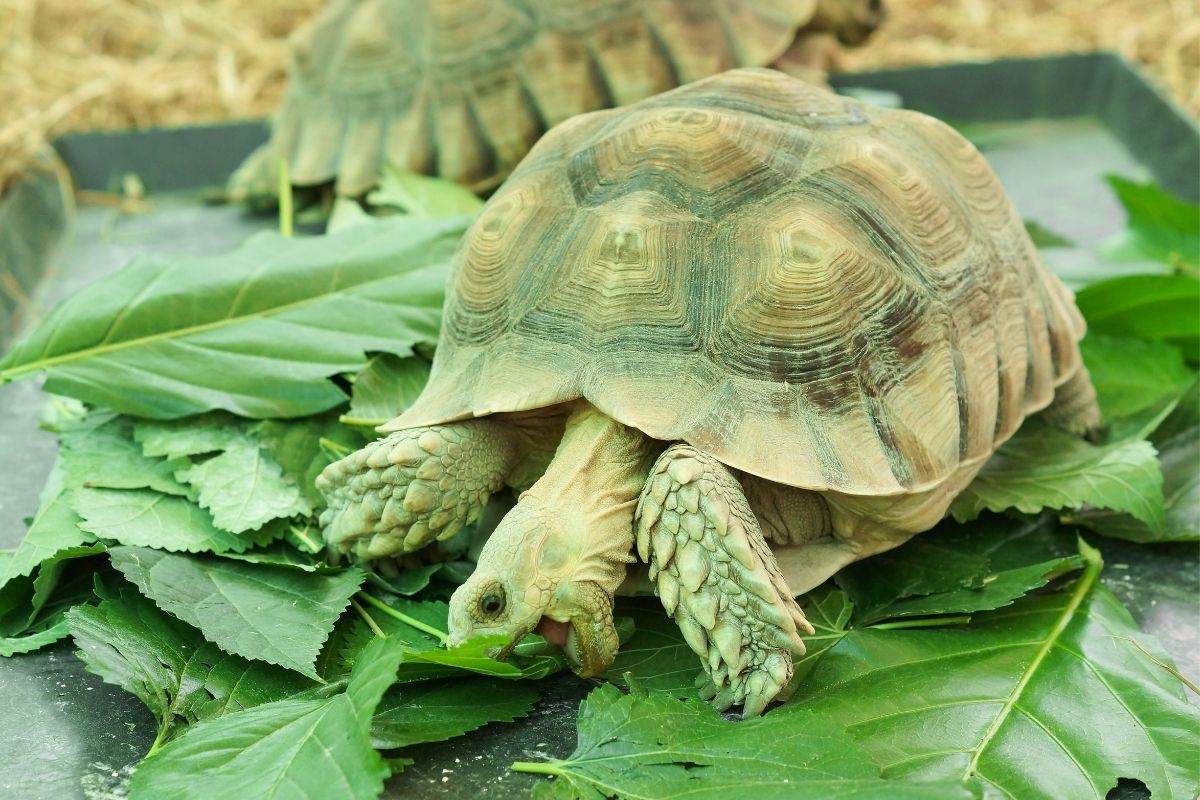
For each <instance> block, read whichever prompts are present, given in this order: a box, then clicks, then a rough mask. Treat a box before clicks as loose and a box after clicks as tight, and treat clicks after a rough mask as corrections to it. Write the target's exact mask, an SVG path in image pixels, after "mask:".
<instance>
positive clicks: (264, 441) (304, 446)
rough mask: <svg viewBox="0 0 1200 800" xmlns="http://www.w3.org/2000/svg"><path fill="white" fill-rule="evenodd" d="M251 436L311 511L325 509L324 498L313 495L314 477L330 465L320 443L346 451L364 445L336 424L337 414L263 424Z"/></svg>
mask: <svg viewBox="0 0 1200 800" xmlns="http://www.w3.org/2000/svg"><path fill="white" fill-rule="evenodd" d="M254 435H255V436H256V437H257V438H258V443H259V444H260V445H261V446H262V447H264V448H266V450H267V452H268V453H270V454H271V458H272V460H274V461H275V463H276V464H278V465H279V467H280V468H281V469H282V470H283V474H284V475H285V476H286V477H287V478H288V480H290V481H292V482H293V483H295V484H296V485H297V486H299V487H300V490H301V491H302V492H303V493H304V497H305V498H306V499H307V500H308V503H309V506H310V507H311V508H312V509H314V510H317V509H321V508H324V507H325V498H324V497H322V496H321V493H320V492H318V491H317V485H316V481H317V476H318V475H320V474H321V470H323V469H325V467H326V466H328V465H329V464H332V463H333V461H334V458H333V457H332V456H331V455H330V454H329V452H328V451H327V450H326V449H325V448H324V447H322V446H321V443H322V441H332V442H336V443H337V444H339V445H342V446H344V447H346V448H347V449H348V450H357V449H358V448H359V447H361V446H362V445H363V443H364V442H363V440H362V437H361V436H360V435H359V434H358V433H357V432H356V431H354V430H353V429H351V428H347V427H346V426H345V425H342V424H341V423H340V422H338V418H337V414H321V415H318V416H313V417H302V418H300V419H294V420H281V419H268V420H264V421H263V422H261V423H259V424H258V425H256V426H255V428H254Z"/></svg>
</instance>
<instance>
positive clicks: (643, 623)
mask: <svg viewBox="0 0 1200 800" xmlns="http://www.w3.org/2000/svg"><path fill="white" fill-rule="evenodd" d="M617 613H618V614H623V615H624V614H628V615H630V616H631V617H632V618H633V623H634V631H633V636H632V637H631V638H630V639H629V641H627V642H625V643H623V644H622V645H621V649H620V651H619V652H618V653H617V658H616V660H615V661H613V664H612V666H611V667H609V669H608V671H607V672H606V673H604V679H605V680H608V681H612V682H613V683H617V684H620V685H622V686H628V685H629V680H633V681H635V682H636V684H637V685H638V686H641V687H642V688H644V689H645V690H646V691H650V692H662V693H665V694H671V695H674V696H677V697H695V696H696V677H697V676H698V675H699V674H700V660H699V659H698V658H697V657H696V654H695V653H693V652H692V648H691V647H689V646H688V643H687V642H686V641H684V638H683V634H682V633H681V632H680V630H679V626H678V625H677V624H676V623H675V620H673V619H671V618H670V617H668V616H667V615H666V612H665V611H663V607H662V604H661V603H660V602H659V601H658V600H657V599H656V598H637V599H631V600H627V599H625V598H620V599H619V600H618V606H617ZM627 676H628V678H627Z"/></svg>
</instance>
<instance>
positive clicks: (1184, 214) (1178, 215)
mask: <svg viewBox="0 0 1200 800" xmlns="http://www.w3.org/2000/svg"><path fill="white" fill-rule="evenodd" d="M1106 180H1107V181H1108V184H1109V185H1110V186H1112V188H1113V190H1114V191H1115V192H1116V193H1117V199H1119V200H1120V201H1121V205H1122V206H1124V207H1125V212H1126V213H1127V214H1128V215H1129V219H1128V221H1127V222H1126V228H1125V231H1123V232H1122V233H1121V234H1118V235H1117V236H1116V237H1115V238H1114V239H1112V240H1110V241H1108V242H1106V243H1105V246H1104V248H1103V252H1104V254H1105V256H1107V257H1108V258H1110V259H1113V260H1117V261H1143V260H1149V261H1158V262H1160V263H1163V264H1167V265H1169V266H1171V267H1173V268H1175V269H1180V270H1184V271H1187V272H1189V273H1190V274H1192V275H1196V274H1197V273H1200V206H1196V205H1193V204H1191V203H1185V202H1184V201H1182V200H1179V199H1177V198H1175V197H1173V196H1171V195H1169V194H1167V193H1166V192H1164V191H1163V190H1162V189H1161V188H1160V187H1158V186H1156V185H1154V184H1152V183H1145V184H1141V183H1135V182H1133V181H1129V180H1126V179H1124V178H1121V177H1119V176H1116V175H1109V176H1107V178H1106Z"/></svg>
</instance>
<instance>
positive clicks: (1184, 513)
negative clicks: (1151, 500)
mask: <svg viewBox="0 0 1200 800" xmlns="http://www.w3.org/2000/svg"><path fill="white" fill-rule="evenodd" d="M1198 386H1200V384H1197V383H1193V384H1192V386H1191V387H1190V389H1189V390H1188V391H1187V392H1185V393H1184V394H1183V395H1182V396H1181V397H1180V400H1179V403H1178V404H1177V405H1176V407H1175V409H1174V411H1172V412H1171V413H1170V415H1169V416H1168V417H1167V418H1166V419H1165V420H1163V422H1162V424H1161V425H1159V426H1158V428H1157V429H1156V430H1155V431H1154V432H1153V433H1152V434H1151V436H1150V438H1151V440H1152V442H1153V443H1154V445H1155V446H1156V447H1157V448H1158V463H1159V468H1160V469H1161V470H1162V475H1163V527H1162V530H1160V531H1155V530H1153V529H1152V528H1151V527H1150V526H1149V525H1147V524H1146V523H1145V522H1142V521H1141V520H1139V519H1136V518H1135V517H1133V516H1131V515H1129V514H1126V513H1122V512H1116V511H1106V510H1103V509H1084V510H1082V511H1078V512H1076V513H1074V514H1071V515H1069V516H1068V517H1067V520H1068V521H1070V522H1073V523H1076V524H1079V525H1083V526H1085V527H1087V528H1090V529H1091V530H1094V531H1096V532H1097V533H1102V534H1104V535H1105V536H1113V537H1116V538H1118V539H1128V540H1130V541H1134V542H1172V541H1173V542H1189V541H1195V540H1196V539H1200V469H1197V466H1196V465H1197V464H1200V405H1198V401H1197V388H1198Z"/></svg>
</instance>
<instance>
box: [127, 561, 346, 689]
mask: <svg viewBox="0 0 1200 800" xmlns="http://www.w3.org/2000/svg"><path fill="white" fill-rule="evenodd" d="M109 557H110V558H111V559H112V563H113V566H115V567H116V568H117V569H118V570H120V571H121V572H122V573H123V574H124V575H125V577H126V578H128V579H129V580H130V581H132V582H133V583H134V584H136V585H137V587H138V588H139V589H140V590H141V592H142V594H144V595H146V596H147V597H149V598H150V599H152V600H153V601H154V602H155V604H156V605H157V606H158V607H159V608H161V609H163V610H164V611H166V612H168V613H170V614H173V615H174V616H176V617H178V618H179V619H181V620H183V621H184V622H187V623H189V624H191V625H194V626H195V627H197V628H199V629H200V631H201V633H203V634H204V637H205V638H206V639H208V641H210V642H212V643H214V644H216V645H217V646H218V647H220V648H221V649H222V650H225V651H226V652H229V653H235V654H237V655H240V656H245V657H246V658H251V659H257V660H260V661H267V662H270V663H272V664H278V665H280V666H283V667H287V668H288V669H294V670H296V671H297V672H299V673H301V674H303V675H307V676H309V677H310V678H313V679H316V678H317V677H318V676H317V673H316V672H315V670H314V669H313V662H314V661H315V660H316V658H317V654H318V653H319V652H320V650H321V645H322V643H324V641H325V639H326V638H327V637H328V636H329V632H330V631H331V630H332V629H333V624H334V622H336V621H337V618H338V617H339V616H341V613H342V611H343V610H344V609H345V608H346V605H347V604H348V603H349V602H350V596H351V595H352V594H354V592H355V591H357V590H358V585H359V584H360V583H361V582H362V579H363V574H362V573H361V572H360V571H358V570H356V569H348V570H345V571H343V572H340V573H308V572H304V571H301V570H295V569H289V568H287V567H274V566H267V565H261V564H248V563H242V562H237V561H231V560H228V559H220V558H214V557H207V558H204V557H195V556H191V557H189V556H180V555H172V554H169V553H163V552H160V551H158V550H149V549H146V548H140V547H114V548H113V549H111V550H110V551H109Z"/></svg>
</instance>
